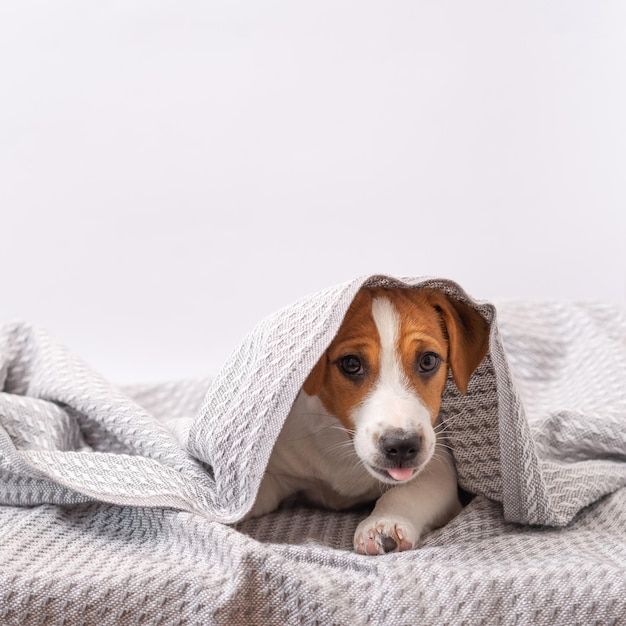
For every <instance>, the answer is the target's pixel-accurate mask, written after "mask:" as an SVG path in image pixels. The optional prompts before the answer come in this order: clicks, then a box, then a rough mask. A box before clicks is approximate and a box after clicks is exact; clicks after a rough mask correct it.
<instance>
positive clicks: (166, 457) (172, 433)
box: [0, 276, 626, 626]
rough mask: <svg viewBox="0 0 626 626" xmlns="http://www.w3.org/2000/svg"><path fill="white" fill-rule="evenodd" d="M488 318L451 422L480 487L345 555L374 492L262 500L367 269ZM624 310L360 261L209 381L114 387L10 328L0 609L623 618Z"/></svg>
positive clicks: (273, 323)
mask: <svg viewBox="0 0 626 626" xmlns="http://www.w3.org/2000/svg"><path fill="white" fill-rule="evenodd" d="M364 283H367V284H370V285H376V284H386V285H398V286H407V285H409V286H419V285H423V286H428V287H435V288H440V289H443V290H444V291H446V292H447V293H448V294H450V295H453V296H455V297H457V298H460V299H463V300H465V301H466V302H468V303H470V304H471V305H472V306H474V307H476V308H477V310H479V311H480V312H481V314H482V315H484V316H485V317H486V318H488V319H489V320H490V321H491V322H492V326H491V328H492V330H491V340H490V351H489V354H488V356H487V357H486V358H485V360H484V361H483V363H482V365H481V366H480V367H479V369H478V371H477V372H476V374H475V375H474V377H473V379H472V381H471V384H470V389H469V392H468V394H467V395H466V396H462V395H460V394H459V393H458V392H457V390H456V388H455V386H454V384H453V383H452V382H450V383H449V384H448V386H447V388H446V393H445V397H444V402H443V407H442V413H441V415H442V419H443V421H444V423H445V425H446V431H445V433H446V436H447V443H448V444H449V445H450V446H451V448H452V450H453V454H454V458H455V461H456V465H457V470H458V474H459V482H460V485H461V486H462V487H463V488H464V489H465V490H466V491H468V492H469V493H471V494H474V497H473V499H472V500H471V501H470V503H469V504H468V505H467V506H466V507H465V508H464V510H463V512H462V513H461V514H460V515H459V516H458V517H457V518H455V519H454V520H453V521H452V522H451V523H450V524H448V525H447V526H446V527H445V528H442V529H440V530H437V531H434V532H432V533H430V534H428V535H426V536H425V537H424V538H423V539H422V541H421V544H420V546H419V547H418V548H417V549H416V550H413V551H410V552H403V553H398V554H388V555H384V556H378V557H366V556H359V555H356V554H354V553H353V552H352V534H353V532H354V529H355V527H356V525H357V523H358V521H360V519H361V518H362V517H363V516H364V515H366V513H367V510H366V509H364V510H362V511H349V512H341V513H337V512H329V511H322V510H317V509H312V508H308V507H306V506H302V505H298V504H291V505H289V506H286V507H284V508H281V509H280V510H278V511H276V512H275V513H272V514H270V515H267V516H264V517H261V518H258V519H252V520H248V521H244V522H242V521H240V520H241V519H242V517H243V516H244V515H245V513H246V512H247V511H248V510H249V509H250V507H251V506H252V503H253V501H254V497H255V495H256V492H257V489H258V487H259V484H260V481H261V479H262V476H263V473H264V470H265V467H266V465H267V462H268V460H269V456H270V453H271V450H272V447H273V444H274V441H275V439H276V437H277V436H278V433H279V431H280V429H281V426H282V423H283V420H284V418H285V417H286V415H287V412H288V411H289V408H290V406H291V403H292V402H293V400H294V399H295V397H296V395H297V393H298V391H299V389H300V387H301V385H302V383H303V381H304V379H305V378H306V376H307V374H308V372H309V370H310V369H311V368H312V367H313V365H314V364H315V363H316V361H317V360H318V358H319V357H320V355H321V354H322V352H323V350H324V349H325V347H326V345H327V344H328V343H329V342H330V340H331V339H332V337H333V335H334V333H335V332H336V331H337V329H338V327H339V325H340V323H341V319H342V316H343V314H344V313H345V311H346V309H347V307H348V305H349V303H350V301H351V299H352V298H353V296H354V294H355V293H356V292H357V290H358V289H359V288H360V287H361V286H362V285H363V284H364ZM625 389H626V316H625V315H624V313H623V312H621V311H619V310H617V309H616V308H615V307H611V306H606V305H602V304H577V305H576V304H565V303H554V302H553V303H546V302H542V303H530V302H518V303H503V304H501V305H499V306H498V307H497V308H496V307H494V306H493V305H491V304H489V303H484V302H477V301H474V300H472V299H471V298H470V297H469V296H468V295H467V294H466V293H465V292H463V291H462V290H461V289H460V288H459V287H458V286H457V285H456V284H454V283H452V282H450V281H445V280H435V279H410V280H404V281H398V280H395V279H391V278H387V277H381V276H377V277H369V278H360V279H356V280H354V281H351V282H349V283H346V284H342V285H339V286H337V287H335V288H332V289H328V290H326V291H324V292H321V293H318V294H314V295H312V296H309V297H306V298H304V299H302V300H301V301H299V302H297V303H295V304H293V305H291V306H288V307H286V308H284V309H282V310H280V311H278V312H277V313H275V314H274V315H272V316H270V317H269V318H267V319H265V320H264V321H262V322H261V323H260V324H259V325H258V326H257V327H256V328H255V329H254V330H253V331H252V332H251V333H250V334H249V335H248V336H247V337H246V338H245V339H244V340H243V341H242V343H241V345H240V346H239V347H238V349H237V350H236V351H235V352H234V353H233V356H232V357H231V358H230V359H229V361H228V362H227V363H226V364H225V365H224V367H223V369H222V370H221V371H220V372H219V374H218V375H217V377H216V378H215V379H214V380H213V382H212V383H211V384H209V382H208V381H182V382H178V383H169V384H163V385H154V386H144V387H134V388H127V389H124V388H119V387H117V386H115V385H114V384H112V383H110V382H108V381H107V380H105V379H103V378H102V377H101V376H99V375H98V374H97V373H96V372H94V371H93V370H91V369H90V368H89V367H88V366H87V365H85V364H84V363H82V362H81V361H80V360H79V359H78V358H76V357H75V356H74V355H73V354H72V353H71V352H70V351H68V350H67V349H66V348H64V347H63V346H61V345H59V344H58V343H57V342H56V341H54V339H52V338H51V337H50V336H49V335H48V334H47V333H46V332H45V331H44V330H42V329H40V328H37V327H34V326H32V325H28V324H20V323H15V324H7V325H5V326H4V327H1V328H0V390H1V391H0V504H1V505H2V506H0V624H46V625H55V624H59V625H61V624H64V625H74V624H98V625H106V624H151V625H152V624H154V625H156V624H159V625H169V624H198V625H200V624H281V625H284V624H323V625H327V624H350V625H351V626H353V625H356V624H394V625H395V624H407V625H409V624H448V623H449V624H460V623H464V624H483V623H484V624H550V625H553V624H626V392H625Z"/></svg>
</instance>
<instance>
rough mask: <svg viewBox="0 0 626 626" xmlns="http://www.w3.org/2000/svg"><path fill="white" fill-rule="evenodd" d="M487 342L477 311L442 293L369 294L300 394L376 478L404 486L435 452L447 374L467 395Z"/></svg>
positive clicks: (357, 302) (356, 304)
mask: <svg viewBox="0 0 626 626" xmlns="http://www.w3.org/2000/svg"><path fill="white" fill-rule="evenodd" d="M488 336H489V326H488V324H487V322H486V321H485V320H484V319H483V318H482V317H481V316H480V315H479V314H478V313H477V312H476V311H475V310H474V309H472V308H471V307H469V306H467V305H465V304H463V303H462V302H460V301H458V300H454V299H452V298H449V297H447V296H446V295H444V294H443V293H442V292H440V291H437V290H434V289H391V288H383V287H377V288H364V289H361V291H359V293H358V294H357V295H356V297H355V299H354V301H353V302H352V304H351V306H350V308H349V309H348V312H347V313H346V316H345V318H344V321H343V323H342V325H341V327H340V329H339V331H338V332H337V335H336V336H335V338H334V339H333V341H332V343H331V344H330V346H329V347H328V349H327V350H326V352H325V353H324V354H323V355H322V358H321V359H320V360H319V362H318V363H317V365H316V366H315V367H314V368H313V370H312V371H311V373H310V375H309V377H308V378H307V380H306V382H305V383H304V387H303V388H304V391H305V392H306V393H307V394H308V395H311V396H313V395H316V396H318V397H319V399H320V400H321V402H322V404H323V405H324V407H325V408H326V410H327V411H328V412H329V413H331V414H333V415H334V416H335V417H337V418H338V419H339V420H340V421H341V423H342V424H343V426H344V427H345V428H346V430H347V431H348V432H349V433H350V434H351V435H352V436H353V441H354V448H355V450H356V453H357V454H358V456H359V458H360V459H361V461H362V462H363V464H364V466H365V467H366V469H367V470H368V471H369V472H370V473H371V474H372V475H374V476H375V477H376V478H378V479H379V480H381V481H383V482H386V483H391V484H395V483H398V482H405V481H407V480H410V479H411V478H413V477H414V476H415V475H416V474H417V473H418V472H419V471H420V470H421V469H422V468H423V467H424V466H425V465H426V463H428V461H429V460H430V459H431V457H432V455H433V453H434V449H435V438H436V437H435V431H434V429H433V426H434V423H435V421H436V419H437V415H438V414H439V408H440V405H441V397H442V394H443V390H444V387H445V385H446V379H447V375H448V368H449V369H450V370H451V371H452V376H453V377H454V381H455V383H456V386H457V387H458V388H459V390H460V391H461V392H463V393H465V392H466V391H467V385H468V382H469V379H470V377H471V375H472V373H473V372H474V370H475V369H476V368H477V367H478V365H479V364H480V362H481V361H482V359H483V357H484V356H485V354H486V352H487V348H488Z"/></svg>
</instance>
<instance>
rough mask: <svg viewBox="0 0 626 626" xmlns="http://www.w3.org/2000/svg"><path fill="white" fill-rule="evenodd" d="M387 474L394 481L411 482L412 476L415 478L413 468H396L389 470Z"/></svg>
mask: <svg viewBox="0 0 626 626" xmlns="http://www.w3.org/2000/svg"><path fill="white" fill-rule="evenodd" d="M387 473H388V474H389V476H391V478H393V479H394V480H409V478H411V476H413V468H411V467H394V468H393V469H388V470H387Z"/></svg>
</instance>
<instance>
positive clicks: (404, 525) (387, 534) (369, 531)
mask: <svg viewBox="0 0 626 626" xmlns="http://www.w3.org/2000/svg"><path fill="white" fill-rule="evenodd" d="M418 538H419V533H418V532H417V530H416V529H415V527H414V526H413V524H411V522H409V521H408V520H406V519H400V518H398V519H393V520H392V519H384V518H377V517H374V516H371V517H368V518H367V519H365V520H363V521H362V522H361V523H360V524H359V525H358V526H357V529H356V532H355V533H354V549H355V550H356V552H357V553H358V554H370V555H376V554H387V553H388V552H403V551H404V550H412V549H413V547H414V546H415V544H416V543H417V540H418Z"/></svg>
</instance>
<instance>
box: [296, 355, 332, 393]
mask: <svg viewBox="0 0 626 626" xmlns="http://www.w3.org/2000/svg"><path fill="white" fill-rule="evenodd" d="M327 361H328V357H327V355H326V352H324V354H322V358H321V359H320V360H319V361H318V362H317V364H316V365H315V367H314V368H313V369H312V370H311V373H310V374H309V375H308V377H307V379H306V380H305V381H304V385H302V389H304V391H305V393H307V394H308V395H309V396H317V395H318V394H319V392H320V391H321V389H322V385H323V384H324V375H325V374H326V363H327Z"/></svg>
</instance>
